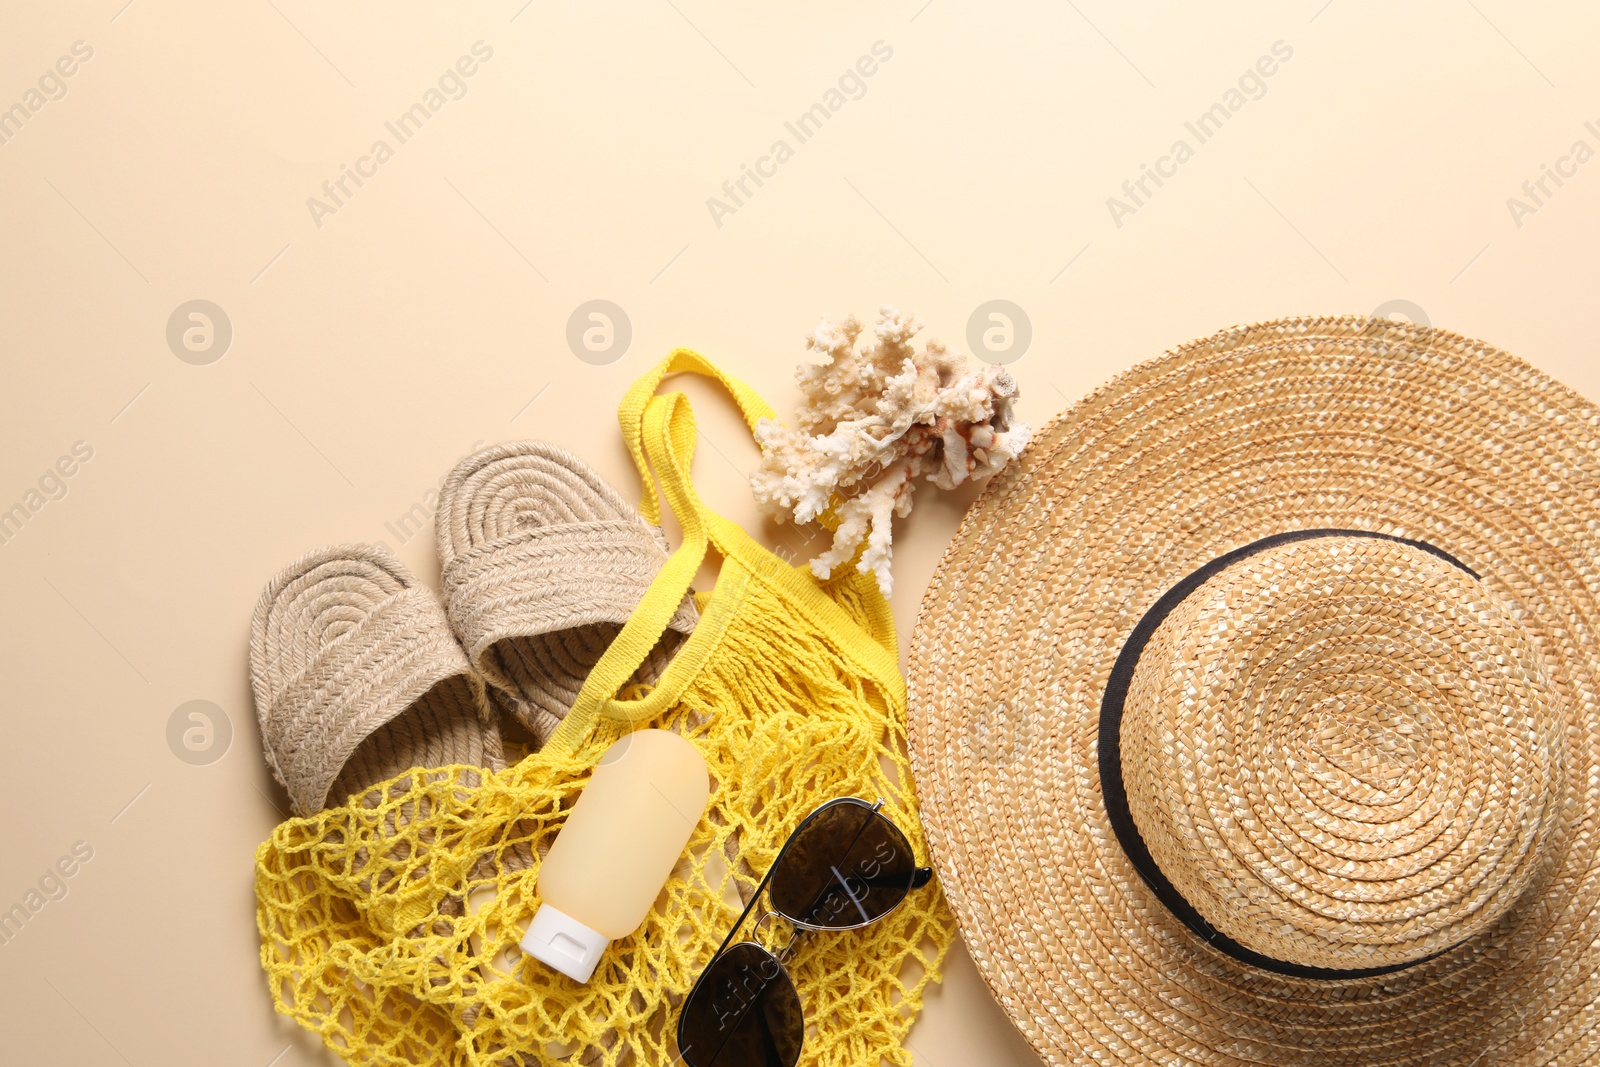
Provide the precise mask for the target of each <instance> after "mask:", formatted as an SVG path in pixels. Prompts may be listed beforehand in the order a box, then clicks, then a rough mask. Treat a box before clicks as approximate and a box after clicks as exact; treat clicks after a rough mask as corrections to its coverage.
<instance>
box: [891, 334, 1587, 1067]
mask: <svg viewBox="0 0 1600 1067" xmlns="http://www.w3.org/2000/svg"><path fill="white" fill-rule="evenodd" d="M910 663H911V667H910V677H909V682H910V730H911V745H912V764H913V767H914V769H915V772H916V774H917V790H918V794H919V797H920V799H921V802H922V811H923V817H924V819H925V821H926V826H927V830H928V837H929V841H930V843H931V846H932V851H933V855H934V858H935V861H936V863H937V865H938V868H939V872H940V879H941V883H942V884H943V886H944V890H945V892H946V894H947V895H948V896H949V899H950V901H951V904H952V905H953V906H954V909H955V911H956V914H957V917H958V919H959V921H960V926H961V930H962V933H963V935H964V937H965V940H966V942H967V944H968V946H969V947H970V949H971V952H972V955H973V958H974V959H975V960H976V961H977V964H978V967H979V970H980V971H981V972H982V974H983V975H984V977H985V979H986V980H987V982H988V983H989V985H990V987H991V989H992V990H993V991H994V993H995V995H996V997H997V999H998V1000H999V1002H1000V1003H1001V1004H1002V1005H1003V1006H1004V1007H1005V1008H1006V1010H1007V1011H1008V1012H1009V1013H1010V1015H1011V1017H1012V1019H1013V1021H1014V1022H1015V1023H1016V1024H1017V1026H1018V1027H1019V1028H1020V1029H1021V1030H1022V1032H1023V1033H1024V1034H1025V1035H1026V1037H1027V1038H1028V1040H1029V1041H1030V1042H1031V1043H1032V1044H1033V1046H1034V1047H1035V1048H1036V1049H1037V1050H1038V1051H1039V1053H1040V1054H1041V1055H1042V1056H1043V1057H1044V1058H1045V1059H1046V1060H1048V1061H1049V1062H1050V1063H1053V1064H1073V1065H1078V1064H1085V1063H1097V1064H1174V1065H1176V1064H1205V1065H1214V1067H1237V1065H1244V1064H1252V1065H1260V1064H1274V1065H1310V1064H1316V1065H1318V1067H1325V1065H1341V1064H1348V1065H1361V1067H1374V1065H1381V1064H1393V1065H1399V1064H1407V1065H1421V1064H1429V1065H1459V1067H1469V1065H1478V1067H1488V1065H1491V1064H1493V1065H1497V1067H1498V1065H1504V1064H1518V1065H1532V1064H1595V1063H1600V910H1597V905H1600V695H1597V694H1600V408H1596V406H1595V405H1594V404H1591V403H1590V402H1588V401H1586V400H1585V399H1583V398H1582V397H1580V396H1578V395H1577V394H1575V393H1574V392H1572V391H1571V390H1570V389H1568V388H1566V387H1565V386H1563V385H1561V384H1559V383H1557V382H1555V381H1552V380H1551V379H1550V378H1548V377H1546V376H1545V375H1543V374H1541V373H1540V372H1538V371H1536V370H1534V369H1533V368H1532V367H1530V366H1528V365H1527V364H1526V363H1523V362H1522V361H1520V360H1518V359H1516V358H1514V357H1512V356H1510V355H1507V354H1506V353H1505V352H1502V351H1500V350H1498V349H1495V348H1493V347H1491V346H1489V345H1486V344H1483V343H1481V342H1477V341H1471V340H1468V339H1466V338H1463V337H1460V336H1457V335H1455V334H1451V333H1445V332H1443V331H1438V330H1431V329H1428V328H1426V327H1419V326H1415V325H1410V324H1404V323H1397V322H1391V321H1388V320H1368V319H1359V318H1338V319H1331V318H1321V319H1289V320H1283V321H1278V322H1271V323H1265V324H1262V325H1256V326H1246V327H1239V328H1236V329H1232V330H1228V331H1225V332H1223V333H1220V334H1218V335H1216V336H1215V337H1211V338H1207V339H1204V340H1201V341H1196V342H1194V343H1191V344H1188V345H1185V346H1183V347H1181V348H1179V349H1176V350H1174V351H1172V352H1170V353H1168V354H1167V355H1165V356H1163V357H1161V358H1159V359H1156V360H1154V361H1151V362H1148V363H1144V364H1141V365H1139V366H1137V367H1135V368H1134V369H1133V370H1131V371H1129V372H1127V373H1126V374H1123V375H1122V376H1120V377H1119V378H1117V379H1115V380H1114V381H1112V382H1111V383H1110V384H1109V385H1106V386H1104V387H1103V388H1101V389H1099V390H1097V391H1096V392H1095V393H1093V394H1092V395H1090V396H1089V397H1088V398H1087V399H1085V400H1083V401H1082V402H1080V403H1078V404H1077V405H1075V406H1074V407H1072V408H1071V409H1069V410H1068V411H1066V412H1065V413H1064V414H1062V415H1061V416H1059V417H1058V418H1057V419H1056V420H1055V421H1054V422H1053V423H1051V425H1050V426H1049V427H1048V428H1046V429H1045V430H1044V431H1043V432H1042V433H1041V434H1040V435H1039V436H1038V438H1037V439H1036V440H1035V442H1034V444H1033V445H1032V446H1031V447H1030V448H1029V449H1028V450H1027V452H1026V453H1025V454H1024V455H1023V457H1022V459H1021V461H1020V463H1019V465H1018V466H1017V467H1016V468H1015V469H1013V470H1010V471H1008V472H1006V473H1005V474H1003V475H1001V476H1000V477H999V478H998V479H997V481H996V482H995V483H994V484H993V485H991V486H990V487H989V489H988V490H987V491H986V493H985V494H984V496H983V497H982V499H981V500H979V502H978V503H977V504H975V505H974V506H973V508H972V509H971V511H970V512H969V513H968V514H967V516H966V518H965V520H964V521H963V523H962V525H961V528H960V530H959V532H958V533H957V534H956V537H955V539H954V541H953V543H952V544H951V546H950V548H949V550H948V552H947V553H946V555H945V557H944V559H943V561H942V562H941V564H940V566H939V568H938V571H937V573H936V575H935V577H934V579H933V582H932V584H931V586H930V588H929V590H928V593H927V595H926V598H925V599H924V601H923V604H922V608H921V612H920V615H919V618H918V622H917V626H916V630H915V634H914V636H913V638H912V642H911V654H910Z"/></svg>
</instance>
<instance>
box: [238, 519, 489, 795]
mask: <svg viewBox="0 0 1600 1067" xmlns="http://www.w3.org/2000/svg"><path fill="white" fill-rule="evenodd" d="M250 683H251V686H252V688H253V689H254V690H255V700H256V715H257V718H258V719H259V721H260V724H261V738H262V743H263V746H264V748H265V749H266V756H267V763H268V764H269V765H270V766H271V767H272V773H273V775H274V776H275V777H276V778H277V780H278V781H279V783H281V784H282V785H283V786H284V787H285V788H286V789H287V790H288V793H289V801H290V804H291V805H292V806H293V808H294V811H295V813H296V814H298V815H309V814H311V813H312V812H315V811H318V810H320V809H322V808H324V807H328V806H332V805H336V804H340V803H343V802H344V801H345V800H346V799H347V798H348V797H350V796H351V795H353V794H356V793H359V792H361V791H362V790H364V789H366V788H367V787H368V786H371V785H374V784H376V783H378V782H382V781H386V780H388V779H390V778H393V777H395V776H396V775H399V774H401V773H403V772H405V771H406V770H408V769H410V768H413V767H445V766H450V765H452V764H470V765H473V766H478V767H484V768H487V769H489V770H500V769H502V768H503V767H504V766H505V761H504V757H503V755H502V752H501V746H500V731H499V728H498V726H497V725H496V720H495V718H494V716H493V713H492V709H491V708H490V706H489V704H488V702H487V700H486V699H485V692H484V687H483V680H482V679H481V678H479V677H478V675H477V674H476V673H475V672H474V671H473V670H472V667H471V665H470V664H469V663H468V662H467V657H466V655H465V654H464V653H463V652H462V651H461V647H460V646H459V645H457V644H456V641H455V638H454V636H453V635H452V634H451V632H450V624H449V621H448V620H447V619H446V618H445V614H444V610H443V609H442V608H441V607H440V605H439V601H438V598H437V597H436V596H435V595H434V593H433V591H432V590H430V589H428V588H427V587H426V586H424V585H421V584H420V583H419V582H418V581H417V580H416V578H415V577H414V576H413V575H412V574H411V572H410V571H409V570H408V569H407V568H406V566H405V564H403V563H401V562H400V561H399V560H398V559H396V558H395V557H394V556H393V555H392V554H391V553H390V552H389V551H388V550H387V549H385V548H383V547H382V546H378V545H334V546H332V547H329V548H322V549H318V550H317V551H315V552H311V553H308V554H306V555H304V556H302V557H300V558H299V559H297V560H295V561H294V562H293V563H291V564H290V565H289V566H288V567H286V568H284V570H283V571H281V572H280V573H279V574H278V575H277V576H276V577H275V578H273V579H272V581H270V582H269V583H267V587H266V589H265V590H264V591H263V592H262V594H261V599H260V601H259V602H258V603H257V605H256V610H255V616H254V618H253V619H252V620H251V625H250Z"/></svg>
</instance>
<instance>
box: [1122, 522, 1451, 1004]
mask: <svg viewBox="0 0 1600 1067" xmlns="http://www.w3.org/2000/svg"><path fill="white" fill-rule="evenodd" d="M1321 537H1370V538H1374V539H1377V540H1382V541H1395V542H1398V543H1400V544H1403V545H1410V546H1411V547H1412V548H1418V549H1421V550H1422V551H1424V552H1427V553H1429V554H1431V555H1434V556H1437V557H1439V558H1440V559H1442V560H1444V561H1445V562H1446V563H1449V564H1451V565H1452V566H1455V567H1459V568H1460V569H1461V570H1463V571H1465V572H1466V573H1467V574H1470V575H1471V576H1472V577H1473V578H1479V577H1481V576H1480V575H1479V574H1478V572H1477V571H1474V570H1473V569H1472V568H1471V567H1468V566H1467V565H1466V564H1465V563H1462V562H1461V561H1460V560H1459V559H1457V558H1456V557H1454V556H1452V555H1451V554H1450V553H1448V552H1446V551H1444V550H1443V549H1441V548H1438V547H1436V546H1434V545H1430V544H1428V543H1427V542H1426V541H1413V540H1410V539H1408V538H1404V537H1395V536H1393V535H1390V534H1380V533H1372V532H1371V531H1368V530H1332V529H1330V530H1295V531H1292V532H1289V533H1281V534H1275V535H1273V536H1271V537H1265V538H1262V539H1261V540H1259V541H1254V542H1252V543H1250V544H1248V545H1245V546H1244V547H1243V548H1236V549H1234V550H1233V551H1231V552H1228V553H1226V554H1224V555H1221V556H1218V557H1217V558H1216V559H1214V560H1212V561H1211V562H1210V563H1207V564H1206V565H1205V566H1203V567H1201V568H1199V569H1198V570H1196V571H1194V572H1193V573H1191V574H1190V575H1188V576H1187V577H1185V578H1184V579H1183V580H1182V581H1180V582H1179V583H1178V584H1177V585H1175V586H1173V587H1172V588H1171V589H1169V590H1167V592H1166V593H1165V594H1164V595H1163V596H1162V597H1161V599H1160V600H1157V601H1156V602H1155V605H1154V606H1153V607H1151V608H1150V610H1149V611H1147V612H1146V613H1145V615H1144V617H1143V618H1142V619H1140V620H1139V622H1138V625H1136V626H1135V627H1134V628H1133V632H1132V633H1131V634H1130V635H1129V636H1128V641H1127V643H1126V644H1125V645H1123V646H1122V652H1121V653H1120V654H1119V655H1118V656H1117V662H1116V663H1115V664H1114V665H1113V666H1112V668H1111V677H1110V678H1109V679H1108V680H1107V682H1106V691H1105V695H1104V697H1103V698H1102V699H1101V702H1100V738H1099V742H1100V743H1099V752H1100V791H1101V793H1102V795H1103V796H1104V799H1105V806H1106V816H1107V818H1108V819H1109V820H1110V822H1111V829H1112V830H1113V831H1114V832H1115V833H1116V835H1117V841H1118V842H1119V843H1120V844H1121V845H1122V851H1123V852H1124V853H1125V854H1126V855H1127V857H1128V860H1129V862H1130V863H1132V864H1133V867H1134V869H1135V870H1136V871H1138V872H1139V877H1140V878H1142V879H1143V880H1144V882H1145V884H1146V885H1148V886H1149V887H1150V890H1151V891H1152V892H1153V893H1155V895H1156V897H1157V899H1159V900H1160V901H1161V903H1162V904H1164V905H1165V906H1166V908H1167V910H1168V911H1170V912H1172V914H1173V915H1174V916H1176V917H1177V918H1178V920H1179V921H1181V922H1182V923H1183V924H1184V925H1185V926H1187V927H1188V928H1189V929H1190V930H1192V931H1193V932H1194V933H1195V935H1196V936H1198V937H1199V938H1201V939H1202V940H1204V941H1205V942H1207V943H1208V944H1210V945H1211V946H1212V947H1213V948H1215V949H1217V950H1219V951H1221V952H1224V953H1226V954H1227V955H1229V956H1232V957H1233V958H1234V959H1236V960H1239V961H1240V962H1241V963H1247V964H1249V965H1251V966H1252V967H1259V968H1261V969H1262V970H1265V971H1272V972H1274V973H1276V974H1283V975H1289V976H1291V977H1295V978H1327V979H1348V978H1371V977H1373V976H1375V975H1381V974H1391V973H1393V972H1395V971H1399V970H1403V969H1405V968H1407V967H1414V966H1416V964H1418V963H1422V962H1424V960H1414V961H1412V962H1409V963H1399V964H1393V965H1391V966H1387V967H1369V968H1365V969H1359V970H1335V969H1331V968H1327V967H1307V966H1304V965H1301V964H1296V963H1288V962H1286V961H1284V960H1277V959H1273V958H1272V957H1270V956H1264V955H1262V954H1261V953H1259V952H1254V951H1252V950H1250V949H1248V948H1246V947H1245V946H1243V945H1241V944H1239V943H1238V942H1237V941H1235V940H1233V939H1232V938H1230V937H1228V936H1227V935H1226V934H1224V933H1223V932H1222V931H1220V930H1218V929H1217V928H1216V927H1214V926H1212V925H1211V924H1210V923H1208V922H1207V921H1206V920H1205V919H1204V918H1202V917H1201V915H1200V913H1199V912H1198V911H1196V910H1195V909H1194V906H1193V905H1192V904H1190V903H1189V902H1188V901H1187V900H1185V899H1184V897H1183V894H1181V893H1179V892H1178V890H1177V888H1176V887H1175V886H1173V884H1172V882H1171V881H1169V880H1168V879H1167V877H1166V875H1164V874H1162V872H1161V868H1160V867H1159V866H1158V865H1157V864H1156V861H1155V858H1154V857H1153V856H1151V855H1150V850H1149V848H1148V847H1147V846H1146V845H1145V841H1144V837H1143V836H1142V835H1141V834H1140V833H1139V827H1138V825H1137V824H1135V823H1134V821H1133V814H1132V812H1131V811H1130V810H1129V808H1128V794H1127V791H1126V789H1125V788H1124V786H1123V780H1122V709H1123V705H1124V703H1125V702H1126V701H1127V698H1128V686H1129V684H1130V683H1131V682H1132V681H1133V671H1134V668H1135V667H1136V666H1137V665H1138V663H1139V655H1140V653H1142V652H1143V651H1144V647H1145V645H1146V644H1148V643H1149V641H1150V638H1151V637H1153V636H1154V635H1155V632H1156V629H1157V628H1158V627H1159V626H1160V625H1161V623H1162V621H1163V620H1165V619H1166V617H1167V616H1168V615H1169V614H1171V613H1172V611H1173V610H1174V609H1176V608H1177V607H1178V605H1179V604H1181V603H1183V601H1184V600H1185V599H1186V598H1187V597H1188V596H1189V595H1190V594H1191V593H1193V592H1194V591H1195V590H1196V589H1198V588H1200V586H1201V585H1203V584H1204V583H1205V582H1206V581H1207V580H1208V579H1209V578H1211V577H1212V576H1213V575H1215V574H1217V573H1218V572H1220V571H1222V570H1224V569H1226V568H1228V567H1230V566H1232V565H1233V564H1235V563H1237V562H1239V561H1240V560H1242V559H1246V558H1248V557H1250V556H1253V555H1255V554H1257V553H1259V552H1264V551H1266V550H1268V549H1271V548H1276V547H1278V546H1279V545H1285V544H1290V543H1292V542H1295V541H1310V540H1313V539H1315V538H1321ZM1445 951H1449V950H1448V949H1446V950H1445ZM1438 955H1440V953H1434V954H1433V955H1430V956H1427V957H1425V959H1433V958H1434V957H1435V956H1438Z"/></svg>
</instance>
